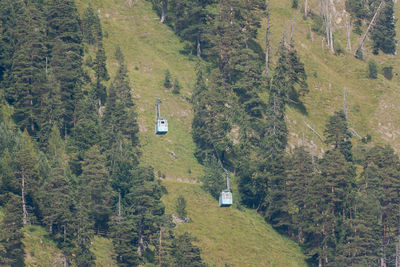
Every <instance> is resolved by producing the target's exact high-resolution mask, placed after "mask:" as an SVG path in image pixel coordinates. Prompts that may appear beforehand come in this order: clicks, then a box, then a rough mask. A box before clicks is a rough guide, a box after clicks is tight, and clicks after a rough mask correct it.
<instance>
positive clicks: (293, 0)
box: [292, 0, 299, 8]
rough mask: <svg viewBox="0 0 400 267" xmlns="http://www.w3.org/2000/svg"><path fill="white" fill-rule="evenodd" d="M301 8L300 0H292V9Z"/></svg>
mask: <svg viewBox="0 0 400 267" xmlns="http://www.w3.org/2000/svg"><path fill="white" fill-rule="evenodd" d="M298 6H299V2H298V0H292V8H297V7H298Z"/></svg>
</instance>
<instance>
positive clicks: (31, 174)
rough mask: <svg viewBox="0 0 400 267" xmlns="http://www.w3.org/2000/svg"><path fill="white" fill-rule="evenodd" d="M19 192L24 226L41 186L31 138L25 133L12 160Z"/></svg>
mask: <svg viewBox="0 0 400 267" xmlns="http://www.w3.org/2000/svg"><path fill="white" fill-rule="evenodd" d="M14 162H15V166H16V173H15V176H16V178H17V180H18V184H19V190H20V192H19V193H20V194H21V198H22V211H23V223H24V225H25V224H27V223H28V222H29V220H30V219H29V215H28V206H30V207H33V206H34V205H35V206H36V203H34V202H33V201H34V200H35V197H36V194H37V192H38V189H39V186H40V184H41V180H40V177H39V175H38V170H37V162H38V158H37V154H36V151H35V150H34V148H33V144H32V140H31V137H30V136H29V134H28V132H27V131H25V132H24V133H23V135H22V140H21V148H20V150H19V151H18V152H17V153H16V155H15V158H14Z"/></svg>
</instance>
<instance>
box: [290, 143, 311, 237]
mask: <svg viewBox="0 0 400 267" xmlns="http://www.w3.org/2000/svg"><path fill="white" fill-rule="evenodd" d="M286 173H287V181H286V184H287V187H286V188H287V195H288V199H289V201H288V212H289V214H290V216H291V219H290V221H291V231H293V234H295V235H296V239H297V241H298V242H299V243H303V242H304V233H303V228H304V227H305V224H304V222H305V214H304V210H305V209H306V208H307V205H306V198H307V195H308V194H309V193H308V191H309V187H310V185H311V180H312V178H313V175H314V166H313V163H312V158H311V155H310V153H308V152H307V151H306V150H305V148H304V147H302V146H301V147H297V148H295V150H294V151H293V155H292V156H291V157H290V159H289V160H288V163H287V166H286ZM299 192H302V193H301V194H299Z"/></svg>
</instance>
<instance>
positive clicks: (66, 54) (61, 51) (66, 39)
mask: <svg viewBox="0 0 400 267" xmlns="http://www.w3.org/2000/svg"><path fill="white" fill-rule="evenodd" d="M47 23H48V39H49V42H50V47H51V58H50V66H51V68H52V69H53V72H54V75H55V77H56V79H57V80H58V81H59V82H60V88H61V101H62V104H63V110H64V113H63V120H64V125H63V134H64V135H65V134H69V132H70V130H71V128H72V127H74V126H75V124H76V112H77V110H76V105H77V101H78V100H79V99H81V95H82V90H81V86H82V74H83V71H82V57H83V47H82V32H81V28H80V19H79V14H78V11H77V9H76V6H75V2H74V1H72V0H55V1H48V2H47Z"/></svg>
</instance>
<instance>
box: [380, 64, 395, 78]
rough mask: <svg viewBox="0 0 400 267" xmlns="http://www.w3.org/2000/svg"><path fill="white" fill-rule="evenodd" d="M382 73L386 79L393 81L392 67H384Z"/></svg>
mask: <svg viewBox="0 0 400 267" xmlns="http://www.w3.org/2000/svg"><path fill="white" fill-rule="evenodd" d="M382 73H383V76H384V77H385V78H386V79H388V80H391V79H392V78H393V67H392V66H385V67H383V68H382Z"/></svg>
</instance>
